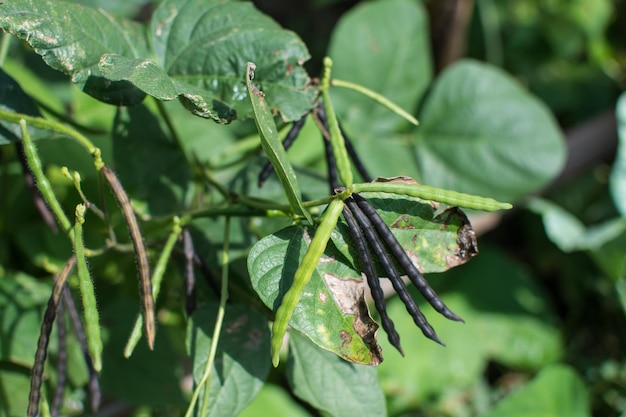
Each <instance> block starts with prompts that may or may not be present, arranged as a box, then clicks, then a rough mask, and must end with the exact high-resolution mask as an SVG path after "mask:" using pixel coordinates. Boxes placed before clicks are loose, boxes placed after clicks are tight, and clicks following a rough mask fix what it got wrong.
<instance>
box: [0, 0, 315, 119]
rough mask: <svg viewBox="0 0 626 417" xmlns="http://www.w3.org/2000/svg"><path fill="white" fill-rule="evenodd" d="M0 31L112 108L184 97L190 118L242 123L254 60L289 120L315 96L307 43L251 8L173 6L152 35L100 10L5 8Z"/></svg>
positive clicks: (41, 1) (49, 5)
mask: <svg viewBox="0 0 626 417" xmlns="http://www.w3.org/2000/svg"><path fill="white" fill-rule="evenodd" d="M0 28H2V29H4V30H6V31H8V32H9V33H13V34H16V35H17V36H18V37H20V38H22V39H25V40H26V41H27V42H28V43H29V44H30V45H31V46H32V47H33V48H34V49H35V51H36V52H37V53H38V54H40V55H42V57H43V58H44V61H45V62H46V63H47V64H48V65H49V66H50V67H52V68H54V69H56V70H59V71H62V72H64V73H66V74H69V75H70V76H71V77H72V81H74V82H76V83H78V84H79V86H80V87H81V88H82V89H83V91H85V92H86V93H88V94H90V95H92V96H94V97H96V98H97V99H99V100H102V101H104V102H107V103H111V104H116V105H132V104H137V103H139V102H141V101H142V100H143V98H144V97H145V94H146V93H148V94H151V95H154V97H156V98H158V99H161V100H172V99H173V98H176V97H178V98H179V99H180V100H181V102H182V103H183V105H184V106H185V107H187V108H188V109H189V110H190V111H191V112H192V113H194V114H196V115H198V116H202V117H207V118H211V119H213V120H215V121H217V122H220V123H228V122H230V121H232V120H234V119H236V118H240V119H243V118H246V117H249V116H251V109H250V104H249V101H248V99H247V92H246V86H245V78H244V75H245V69H246V63H247V62H248V61H254V62H256V63H257V64H258V66H259V71H258V74H257V75H258V81H259V83H260V85H261V86H262V88H263V91H265V92H266V94H267V96H268V102H269V103H270V105H271V106H272V109H275V110H277V111H278V112H280V113H281V114H282V116H283V119H285V120H296V119H298V118H300V116H301V115H302V114H304V113H305V112H306V111H308V110H309V109H310V108H311V107H312V106H313V100H314V99H315V97H316V95H317V90H316V88H314V87H313V86H311V84H310V79H309V76H308V74H307V73H306V71H305V70H304V68H302V64H303V63H304V62H305V61H306V60H308V59H309V53H308V51H307V49H306V46H305V45H304V43H303V42H302V41H301V40H300V39H299V38H298V37H297V36H296V35H295V34H294V33H292V32H289V31H286V30H283V29H282V28H281V27H280V26H279V25H278V24H276V22H274V21H273V20H272V19H270V18H269V17H267V16H265V15H263V14H262V13H260V12H259V11H258V10H256V9H255V8H254V6H253V5H252V4H251V3H240V2H228V1H226V2H224V1H219V0H210V1H204V0H167V1H164V2H162V3H161V4H160V6H159V7H158V8H157V9H156V10H155V12H154V14H153V17H152V20H151V23H150V28H149V30H148V31H147V30H146V28H145V27H144V26H143V25H141V24H139V23H136V22H132V21H130V20H127V19H122V18H118V17H114V16H112V15H110V14H109V13H108V12H106V11H104V10H102V9H92V8H89V7H85V6H82V5H77V4H71V3H68V2H62V1H58V0H57V1H55V0H25V1H21V2H19V4H14V3H13V2H11V3H5V4H3V6H2V14H0ZM94 28H97V29H98V30H95V31H94ZM147 32H149V33H147Z"/></svg>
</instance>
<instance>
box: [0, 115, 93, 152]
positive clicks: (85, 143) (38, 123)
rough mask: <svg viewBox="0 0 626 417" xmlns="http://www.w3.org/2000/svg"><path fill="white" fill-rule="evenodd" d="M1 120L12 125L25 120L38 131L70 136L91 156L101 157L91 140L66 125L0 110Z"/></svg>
mask: <svg viewBox="0 0 626 417" xmlns="http://www.w3.org/2000/svg"><path fill="white" fill-rule="evenodd" d="M0 120H5V121H7V122H10V123H20V121H21V120H24V121H25V122H26V123H27V124H29V125H30V126H32V127H36V128H37V129H43V130H49V131H51V132H55V133H59V134H61V135H65V136H68V137H69V138H71V139H74V140H75V141H76V142H78V143H79V144H80V145H81V146H82V147H84V148H85V149H86V150H87V152H89V154H90V155H92V156H94V157H95V156H99V152H98V148H96V147H95V146H94V144H93V143H91V141H90V140H89V139H87V138H86V137H85V136H83V135H81V134H80V133H78V132H77V131H76V130H74V129H72V128H70V127H67V126H65V125H64V124H61V123H58V122H55V121H52V120H48V119H44V118H41V117H34V116H29V115H27V114H22V113H14V112H11V111H8V110H2V109H0Z"/></svg>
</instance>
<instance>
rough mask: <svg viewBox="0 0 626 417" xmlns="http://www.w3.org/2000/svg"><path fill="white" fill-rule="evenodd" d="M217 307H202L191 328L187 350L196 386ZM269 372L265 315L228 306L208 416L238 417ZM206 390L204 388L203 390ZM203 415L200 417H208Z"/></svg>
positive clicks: (211, 379) (216, 361) (201, 396)
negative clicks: (191, 362)
mask: <svg viewBox="0 0 626 417" xmlns="http://www.w3.org/2000/svg"><path fill="white" fill-rule="evenodd" d="M216 314H217V305H216V304H207V305H203V306H200V307H199V308H198V309H197V310H196V311H195V313H194V314H193V316H192V317H191V321H190V323H189V327H188V333H187V349H188V351H189V353H190V355H191V357H192V360H193V376H194V381H195V382H196V383H197V382H198V381H199V380H200V379H201V377H202V374H203V372H204V368H205V366H206V361H207V357H208V352H209V349H210V346H211V339H212V336H213V328H214V326H215V317H216ZM269 369H270V334H269V329H268V324H267V321H266V320H265V318H264V317H263V315H262V314H259V312H258V311H255V310H252V309H250V308H249V307H246V306H241V305H233V304H229V305H228V306H227V308H226V317H225V319H224V325H223V328H222V333H221V335H220V340H219V344H218V347H217V354H216V357H215V363H214V365H213V371H212V374H211V378H210V381H209V382H208V384H209V390H210V392H209V406H208V411H207V414H206V416H220V417H229V416H236V415H237V414H239V412H240V411H241V410H243V409H244V408H245V407H246V406H247V405H248V404H249V403H250V402H251V401H252V400H253V399H254V397H255V395H256V394H257V393H258V392H259V390H260V389H261V387H262V386H263V383H264V382H265V378H266V377H267V374H268V372H269ZM203 391H204V389H203ZM203 396H204V394H203V393H201V394H200V398H203ZM206 416H201V417H206Z"/></svg>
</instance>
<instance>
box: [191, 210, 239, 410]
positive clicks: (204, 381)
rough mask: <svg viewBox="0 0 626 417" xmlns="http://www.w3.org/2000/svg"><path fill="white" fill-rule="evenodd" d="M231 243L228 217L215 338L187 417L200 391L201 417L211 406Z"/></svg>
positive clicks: (226, 297) (228, 219)
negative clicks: (202, 394) (211, 383)
mask: <svg viewBox="0 0 626 417" xmlns="http://www.w3.org/2000/svg"><path fill="white" fill-rule="evenodd" d="M229 241H230V217H226V224H225V226H224V247H223V249H222V282H221V285H222V288H221V292H220V304H219V307H218V310H217V317H216V318H215V327H214V328H213V337H212V339H211V348H210V350H209V357H208V358H207V362H206V366H205V367H204V373H203V374H202V378H201V379H200V381H199V382H198V385H197V387H196V389H195V390H194V393H193V396H192V397H191V401H190V403H189V407H188V408H187V412H186V413H185V417H191V415H192V414H193V409H194V408H195V405H196V402H197V401H198V396H199V395H200V391H201V390H202V388H203V387H204V398H203V400H202V411H201V412H200V414H199V415H200V416H205V415H206V413H207V409H208V406H209V387H210V384H209V380H210V377H211V371H212V369H213V364H214V363H215V356H216V354H217V345H218V343H219V337H220V334H221V332H222V324H223V323H224V316H225V314H226V301H227V300H228V250H229V243H230V242H229Z"/></svg>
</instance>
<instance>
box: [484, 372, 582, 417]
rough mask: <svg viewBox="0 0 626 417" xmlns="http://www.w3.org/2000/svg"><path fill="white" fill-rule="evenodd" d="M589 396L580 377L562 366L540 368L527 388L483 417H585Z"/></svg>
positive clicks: (514, 394) (506, 399) (511, 396)
mask: <svg viewBox="0 0 626 417" xmlns="http://www.w3.org/2000/svg"><path fill="white" fill-rule="evenodd" d="M590 415H591V414H590V404H589V393H588V392H587V388H586V387H585V383H584V382H583V380H582V379H581V377H580V376H579V375H578V374H577V373H576V371H574V370H573V369H572V368H570V367H568V366H565V365H552V366H549V367H547V368H545V369H543V370H542V371H541V372H540V373H539V374H538V375H537V376H536V377H535V379H533V380H532V381H531V382H530V383H529V384H528V385H527V386H525V387H524V388H522V389H520V390H519V391H517V392H515V393H513V394H511V395H510V396H509V397H507V398H505V399H504V400H502V402H500V403H499V404H497V405H496V406H495V407H494V408H493V410H491V411H490V412H488V413H486V414H484V415H483V416H482V417H588V416H590Z"/></svg>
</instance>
